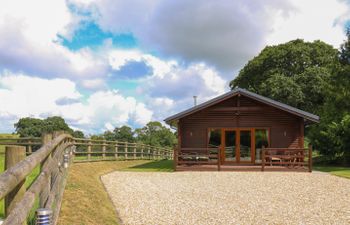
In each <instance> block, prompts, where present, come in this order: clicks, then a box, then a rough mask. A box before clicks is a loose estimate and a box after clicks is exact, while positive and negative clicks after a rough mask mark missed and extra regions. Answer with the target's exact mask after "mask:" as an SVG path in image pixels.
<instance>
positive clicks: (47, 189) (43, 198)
mask: <svg viewBox="0 0 350 225" xmlns="http://www.w3.org/2000/svg"><path fill="white" fill-rule="evenodd" d="M41 139H42V146H44V145H46V144H48V143H49V142H50V141H51V140H52V134H51V133H43V135H42V136H41ZM50 158H51V153H50V154H49V155H48V156H47V157H46V158H45V159H44V160H43V161H42V162H41V167H40V171H42V169H43V167H44V166H46V165H47V164H48V163H49V162H50ZM47 181H48V182H47V185H46V186H45V187H44V188H43V190H42V192H41V193H40V197H39V198H40V199H39V207H41V208H43V207H44V206H45V203H46V200H47V197H48V195H49V193H50V190H51V176H50V175H49V176H48V179H47Z"/></svg>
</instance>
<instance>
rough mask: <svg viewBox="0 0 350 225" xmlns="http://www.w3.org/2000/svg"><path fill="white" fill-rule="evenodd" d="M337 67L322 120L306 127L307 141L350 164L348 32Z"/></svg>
mask: <svg viewBox="0 0 350 225" xmlns="http://www.w3.org/2000/svg"><path fill="white" fill-rule="evenodd" d="M339 62H340V68H339V69H338V70H337V72H336V73H335V74H334V76H333V77H332V80H331V81H330V83H329V94H328V95H327V96H326V100H325V104H324V105H323V106H322V110H321V111H320V117H321V121H320V123H319V124H317V125H315V126H312V127H310V128H309V131H308V132H307V133H308V135H309V138H310V140H311V141H312V143H313V144H314V146H315V147H316V149H318V150H319V151H320V153H322V154H323V155H327V156H331V157H342V158H343V159H344V161H345V162H346V161H347V163H348V164H350V144H349V143H350V142H349V141H350V140H349V135H350V134H349V130H350V101H349V99H350V32H349V30H348V31H347V40H346V41H345V42H344V43H343V44H342V45H341V47H340V49H339Z"/></svg>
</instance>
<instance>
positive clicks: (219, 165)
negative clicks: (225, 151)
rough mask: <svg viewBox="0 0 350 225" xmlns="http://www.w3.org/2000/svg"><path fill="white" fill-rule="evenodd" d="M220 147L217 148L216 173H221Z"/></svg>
mask: <svg viewBox="0 0 350 225" xmlns="http://www.w3.org/2000/svg"><path fill="white" fill-rule="evenodd" d="M220 149H221V146H220V147H219V148H218V157H217V158H218V171H221V152H220Z"/></svg>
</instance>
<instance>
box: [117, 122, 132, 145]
mask: <svg viewBox="0 0 350 225" xmlns="http://www.w3.org/2000/svg"><path fill="white" fill-rule="evenodd" d="M113 132H114V133H115V139H116V140H118V141H126V142H134V141H135V137H134V131H133V130H132V128H131V127H128V126H122V127H119V128H118V127H116V128H115V129H114V130H113Z"/></svg>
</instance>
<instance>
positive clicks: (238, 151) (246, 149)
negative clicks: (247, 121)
mask: <svg viewBox="0 0 350 225" xmlns="http://www.w3.org/2000/svg"><path fill="white" fill-rule="evenodd" d="M251 136H252V135H251V129H224V142H223V143H224V160H223V161H224V162H227V163H229V162H231V163H240V162H242V163H244V162H246V163H250V162H251V161H252V137H251Z"/></svg>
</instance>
